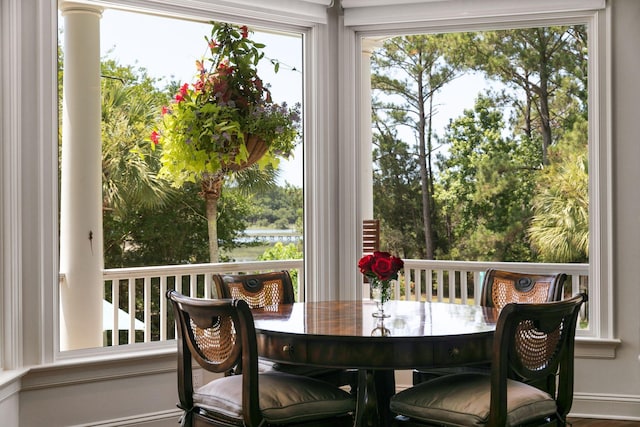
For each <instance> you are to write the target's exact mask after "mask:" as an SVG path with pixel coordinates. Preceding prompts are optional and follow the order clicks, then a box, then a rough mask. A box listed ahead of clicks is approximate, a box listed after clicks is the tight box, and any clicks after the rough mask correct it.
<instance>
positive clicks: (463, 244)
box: [437, 95, 540, 261]
mask: <svg viewBox="0 0 640 427" xmlns="http://www.w3.org/2000/svg"><path fill="white" fill-rule="evenodd" d="M503 128H504V122H503V118H502V111H501V110H500V109H499V108H498V107H497V105H496V101H495V99H493V98H492V97H490V96H487V95H484V96H479V97H478V99H477V100H476V105H475V108H474V110H465V111H464V113H463V115H462V116H461V117H460V118H458V119H456V120H454V121H452V123H451V124H450V125H449V126H448V127H447V130H446V134H445V139H446V140H447V141H449V143H450V144H451V145H450V147H449V153H448V157H444V156H443V157H442V158H441V163H440V169H441V170H442V174H441V179H440V180H439V185H438V191H437V194H438V197H439V203H440V204H441V206H442V214H443V226H444V228H445V230H446V231H445V232H444V233H443V234H446V235H447V237H448V239H447V241H446V242H443V252H442V253H441V256H442V257H450V258H452V259H473V260H483V261H486V260H495V261H527V260H530V258H531V256H530V250H529V245H528V242H527V240H526V233H525V231H526V224H527V223H528V218H529V216H530V215H529V200H530V199H531V197H532V194H533V188H534V176H535V173H536V171H537V170H538V169H539V168H540V159H539V158H536V157H535V156H533V157H532V155H531V150H530V149H529V148H528V147H527V142H528V140H525V141H521V142H519V141H517V140H514V139H512V138H511V137H504V136H503V135H502V133H501V131H502V129H503ZM445 248H446V249H445Z"/></svg>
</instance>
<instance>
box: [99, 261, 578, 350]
mask: <svg viewBox="0 0 640 427" xmlns="http://www.w3.org/2000/svg"><path fill="white" fill-rule="evenodd" d="M404 262H405V264H404V272H403V274H402V275H401V276H400V278H399V281H398V283H396V284H394V286H393V290H392V296H393V298H395V299H410V300H432V301H455V302H457V303H459V304H477V303H478V300H479V298H477V296H479V295H480V292H481V289H480V288H481V283H482V274H483V273H484V271H486V270H487V269H488V268H498V269H504V270H513V271H523V272H529V273H536V272H563V273H566V274H567V275H568V276H569V277H568V280H567V282H565V297H566V296H570V295H575V294H577V293H578V292H588V288H589V286H588V274H589V266H588V264H530V263H505V262H469V261H433V260H416V259H409V260H405V261H404ZM303 268H304V263H303V261H302V260H286V261H256V262H241V263H217V264H189V265H167V266H159V267H140V268H118V269H109V270H105V271H104V286H105V288H104V289H105V299H106V300H108V301H110V302H113V301H117V302H118V303H117V304H113V305H111V306H109V305H105V307H112V312H110V313H107V314H106V317H107V319H109V320H111V319H112V321H109V322H108V323H107V322H105V323H106V325H105V346H110V345H119V344H124V343H130V344H131V343H136V342H152V341H165V340H167V339H173V338H174V331H175V329H174V322H173V318H172V317H171V314H170V313H169V312H168V311H167V302H166V298H165V293H166V291H167V289H176V290H178V291H179V292H181V293H182V294H184V295H191V296H197V297H203V298H211V297H215V295H214V292H215V291H214V289H213V286H212V284H213V283H212V274H214V273H257V272H265V271H274V270H282V269H287V270H290V271H291V272H292V275H293V277H294V282H296V284H295V286H296V300H297V301H303V300H304V283H303V280H304V271H303ZM398 285H399V286H398ZM364 295H368V289H367V288H365V289H364ZM585 318H586V319H588V311H587V312H585ZM123 319H126V322H124V323H125V324H123V322H122V320H123ZM140 322H142V325H141V324H140ZM114 331H118V333H117V334H114ZM114 335H117V336H118V337H119V338H118V339H115V340H114V339H112V337H113V336H114Z"/></svg>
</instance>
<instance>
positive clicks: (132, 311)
mask: <svg viewBox="0 0 640 427" xmlns="http://www.w3.org/2000/svg"><path fill="white" fill-rule="evenodd" d="M135 342H136V278H135V277H131V278H129V344H134V343H135Z"/></svg>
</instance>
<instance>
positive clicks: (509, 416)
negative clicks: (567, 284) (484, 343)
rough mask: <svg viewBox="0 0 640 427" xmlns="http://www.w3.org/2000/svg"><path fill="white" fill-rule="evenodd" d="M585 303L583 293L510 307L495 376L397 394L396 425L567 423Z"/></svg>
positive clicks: (497, 344)
mask: <svg viewBox="0 0 640 427" xmlns="http://www.w3.org/2000/svg"><path fill="white" fill-rule="evenodd" d="M585 301H587V296H586V294H579V295H576V296H575V297H573V298H571V299H568V300H565V301H558V302H545V303H534V304H528V303H509V304H507V305H505V306H504V307H503V308H502V310H501V312H500V316H499V318H498V322H497V325H496V332H495V340H494V344H493V360H492V365H491V371H490V373H488V374H487V373H470V372H466V373H460V374H452V375H446V376H442V377H439V378H436V379H432V380H429V381H426V382H423V383H420V384H418V385H414V386H412V387H410V388H408V389H405V390H403V391H401V392H399V393H397V394H395V395H394V396H393V397H392V398H391V401H390V405H389V407H390V409H391V411H392V412H393V413H394V414H396V415H397V416H396V418H395V421H396V422H397V425H398V426H403V425H407V426H425V425H439V426H491V427H505V426H523V425H524V426H531V425H546V424H548V423H555V424H554V425H561V426H564V425H566V417H567V414H568V413H569V410H570V409H571V404H572V402H573V376H574V360H573V356H574V343H575V332H576V323H577V319H578V315H579V312H580V306H581V305H582V304H583V303H584V302H585ZM556 384H557V386H556Z"/></svg>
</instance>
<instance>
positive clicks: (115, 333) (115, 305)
mask: <svg viewBox="0 0 640 427" xmlns="http://www.w3.org/2000/svg"><path fill="white" fill-rule="evenodd" d="M111 301H112V304H111V308H112V309H113V313H111V315H112V316H113V325H112V326H113V329H111V345H120V333H119V330H120V327H119V325H118V310H119V309H120V279H119V278H115V279H113V287H112V288H111Z"/></svg>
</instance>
